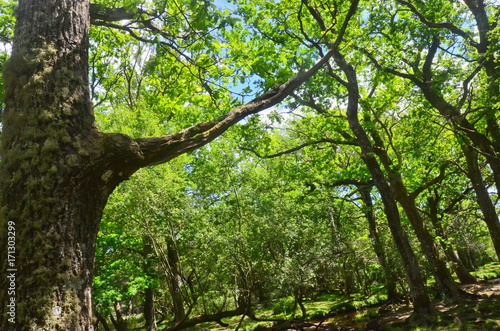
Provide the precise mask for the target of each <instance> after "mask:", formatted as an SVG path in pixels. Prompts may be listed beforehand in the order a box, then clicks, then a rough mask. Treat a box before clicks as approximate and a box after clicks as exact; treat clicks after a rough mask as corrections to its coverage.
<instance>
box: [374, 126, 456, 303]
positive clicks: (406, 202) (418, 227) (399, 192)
mask: <svg viewBox="0 0 500 331" xmlns="http://www.w3.org/2000/svg"><path fill="white" fill-rule="evenodd" d="M370 134H371V136H372V138H373V140H374V144H375V147H376V149H375V153H377V155H378V156H379V158H380V160H381V163H382V164H383V166H384V168H385V171H386V172H387V174H388V177H389V182H390V184H391V190H392V193H393V196H394V198H395V199H396V201H398V202H399V204H400V205H401V207H403V210H404V212H405V214H406V216H407V218H408V220H409V221H410V223H411V226H412V228H413V230H414V231H415V234H416V235H417V238H418V241H419V242H420V246H421V247H422V251H423V252H424V254H425V256H426V258H427V261H429V265H430V267H431V272H432V274H433V276H434V279H435V280H436V284H437V285H438V287H439V289H440V292H441V293H442V294H444V295H445V296H447V297H450V298H455V297H457V295H458V293H459V289H458V285H457V284H456V282H455V281H454V280H453V278H452V276H451V273H450V272H449V271H448V269H447V267H446V264H445V263H444V261H443V260H442V259H441V258H440V256H439V250H438V245H437V243H436V241H435V240H434V237H433V236H432V235H431V234H430V232H429V231H428V230H427V228H426V226H425V222H424V219H423V218H422V216H421V215H420V212H419V210H418V208H417V205H416V204H415V198H414V197H413V196H411V195H410V194H409V192H408V190H407V188H406V186H405V185H404V183H403V178H402V177H401V175H400V174H399V173H398V172H395V171H393V170H392V166H393V163H392V160H391V158H390V156H389V154H388V152H387V149H386V148H385V146H384V142H383V140H382V138H381V137H380V136H379V134H378V132H377V131H376V129H371V130H370Z"/></svg>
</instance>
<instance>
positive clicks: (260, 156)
mask: <svg viewBox="0 0 500 331" xmlns="http://www.w3.org/2000/svg"><path fill="white" fill-rule="evenodd" d="M321 143H330V144H336V145H352V146H358V143H357V142H355V141H352V142H348V141H344V140H334V139H329V138H323V139H319V140H316V141H310V142H306V143H303V144H301V145H299V146H296V147H293V148H290V149H287V150H284V151H281V152H278V153H275V154H270V155H261V154H259V153H258V152H257V151H256V150H254V149H252V148H246V147H243V146H239V148H240V149H241V150H244V151H247V152H251V153H253V154H255V156H257V157H258V158H260V159H272V158H275V157H279V156H283V155H286V154H291V153H293V152H296V151H299V150H301V149H303V148H305V147H307V146H312V145H317V144H321Z"/></svg>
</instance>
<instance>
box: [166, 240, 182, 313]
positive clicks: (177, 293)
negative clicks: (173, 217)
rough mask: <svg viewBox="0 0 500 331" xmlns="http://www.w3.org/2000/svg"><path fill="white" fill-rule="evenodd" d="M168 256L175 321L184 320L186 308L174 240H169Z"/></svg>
mask: <svg viewBox="0 0 500 331" xmlns="http://www.w3.org/2000/svg"><path fill="white" fill-rule="evenodd" d="M167 258H168V264H169V267H170V270H169V274H170V279H169V290H170V295H171V296H172V303H173V305H174V314H175V321H176V322H179V321H182V320H183V319H184V317H185V315H186V312H185V310H184V301H183V300H182V293H181V288H180V287H179V272H180V271H179V256H178V254H177V249H176V248H175V245H174V243H173V241H172V239H170V238H169V239H168V241H167Z"/></svg>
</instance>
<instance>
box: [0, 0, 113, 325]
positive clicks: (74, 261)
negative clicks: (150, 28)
mask: <svg viewBox="0 0 500 331" xmlns="http://www.w3.org/2000/svg"><path fill="white" fill-rule="evenodd" d="M88 11H89V8H88V3H86V2H81V1H76V0H74V2H68V3H64V4H61V3H60V2H50V3H48V2H44V1H32V2H25V1H21V2H20V3H19V6H18V8H17V12H16V13H17V22H18V23H17V25H16V31H15V39H14V46H13V49H12V57H11V58H10V60H9V61H8V63H6V65H5V72H4V80H5V87H6V91H5V100H4V101H5V105H6V107H5V114H4V116H3V121H4V131H3V134H2V146H1V157H2V162H1V163H0V187H2V193H1V204H0V207H1V220H2V228H4V227H5V225H6V223H7V224H12V225H13V227H14V228H15V242H16V245H15V254H14V255H15V260H14V261H12V262H13V263H12V264H10V265H7V263H6V261H5V259H4V258H2V262H0V263H1V266H2V274H3V275H4V274H5V273H6V271H7V269H9V270H14V271H9V273H12V274H14V275H15V287H16V291H15V296H10V295H8V294H7V293H6V291H4V290H2V291H1V292H0V293H1V294H0V302H1V303H2V309H3V307H4V306H5V303H6V302H8V301H9V300H11V299H12V298H14V299H15V306H16V310H15V318H14V319H13V320H11V321H10V322H9V321H6V320H5V314H2V320H1V323H0V328H1V329H3V330H12V329H14V330H26V329H32V330H41V329H47V330H53V329H66V330H90V329H92V328H93V327H92V323H91V321H92V318H91V317H92V312H91V309H92V304H91V290H92V272H93V267H94V255H95V242H96V236H97V230H98V227H99V221H100V219H101V213H102V210H103V208H104V205H105V203H106V200H107V197H108V195H109V194H110V193H111V192H112V190H113V188H114V186H115V185H116V184H117V183H118V180H117V178H116V176H111V175H106V174H107V172H106V171H107V170H108V169H109V168H108V167H109V166H110V165H111V164H112V163H113V160H112V157H111V158H109V159H108V158H107V157H103V155H104V154H105V148H106V142H105V141H104V140H103V135H102V134H100V133H99V132H98V130H97V129H96V128H95V126H94V117H93V114H92V107H91V103H90V97H89V91H88V81H87V66H88V64H87V62H88V56H87V48H88V37H87V36H88V30H89V18H88V16H89V14H88ZM91 146H92V147H93V148H90V147H91ZM104 160H106V161H107V162H108V164H105V163H103V162H102V161H104ZM107 166H108V167H107ZM107 168H108V169H107ZM0 240H1V241H2V242H1V247H2V250H3V247H5V246H6V243H5V240H6V238H5V237H3V236H2V238H1V239H0ZM0 284H1V287H2V289H5V288H7V286H6V280H5V277H2V279H1V281H0ZM12 321H14V323H11V322H12Z"/></svg>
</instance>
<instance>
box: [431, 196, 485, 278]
mask: <svg viewBox="0 0 500 331" xmlns="http://www.w3.org/2000/svg"><path fill="white" fill-rule="evenodd" d="M438 203H439V197H438V196H436V197H429V198H427V204H428V206H429V218H430V219H431V222H432V225H433V226H434V229H436V233H437V234H438V235H439V236H440V237H441V238H443V239H444V240H446V239H447V237H448V236H447V235H446V233H445V231H444V230H443V227H442V226H441V224H440V221H439V219H438ZM444 240H443V241H441V246H442V247H443V250H444V251H445V253H446V256H447V257H448V259H449V260H450V261H451V262H452V263H453V265H452V268H453V270H454V271H455V274H456V275H457V277H458V279H459V280H460V283H462V284H475V283H477V279H476V277H474V276H472V275H471V274H470V272H469V271H468V270H467V269H466V268H465V266H464V264H463V263H462V260H460V257H459V256H458V254H457V253H456V252H455V250H454V249H453V247H452V246H451V245H450V244H447V243H445V242H444Z"/></svg>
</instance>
